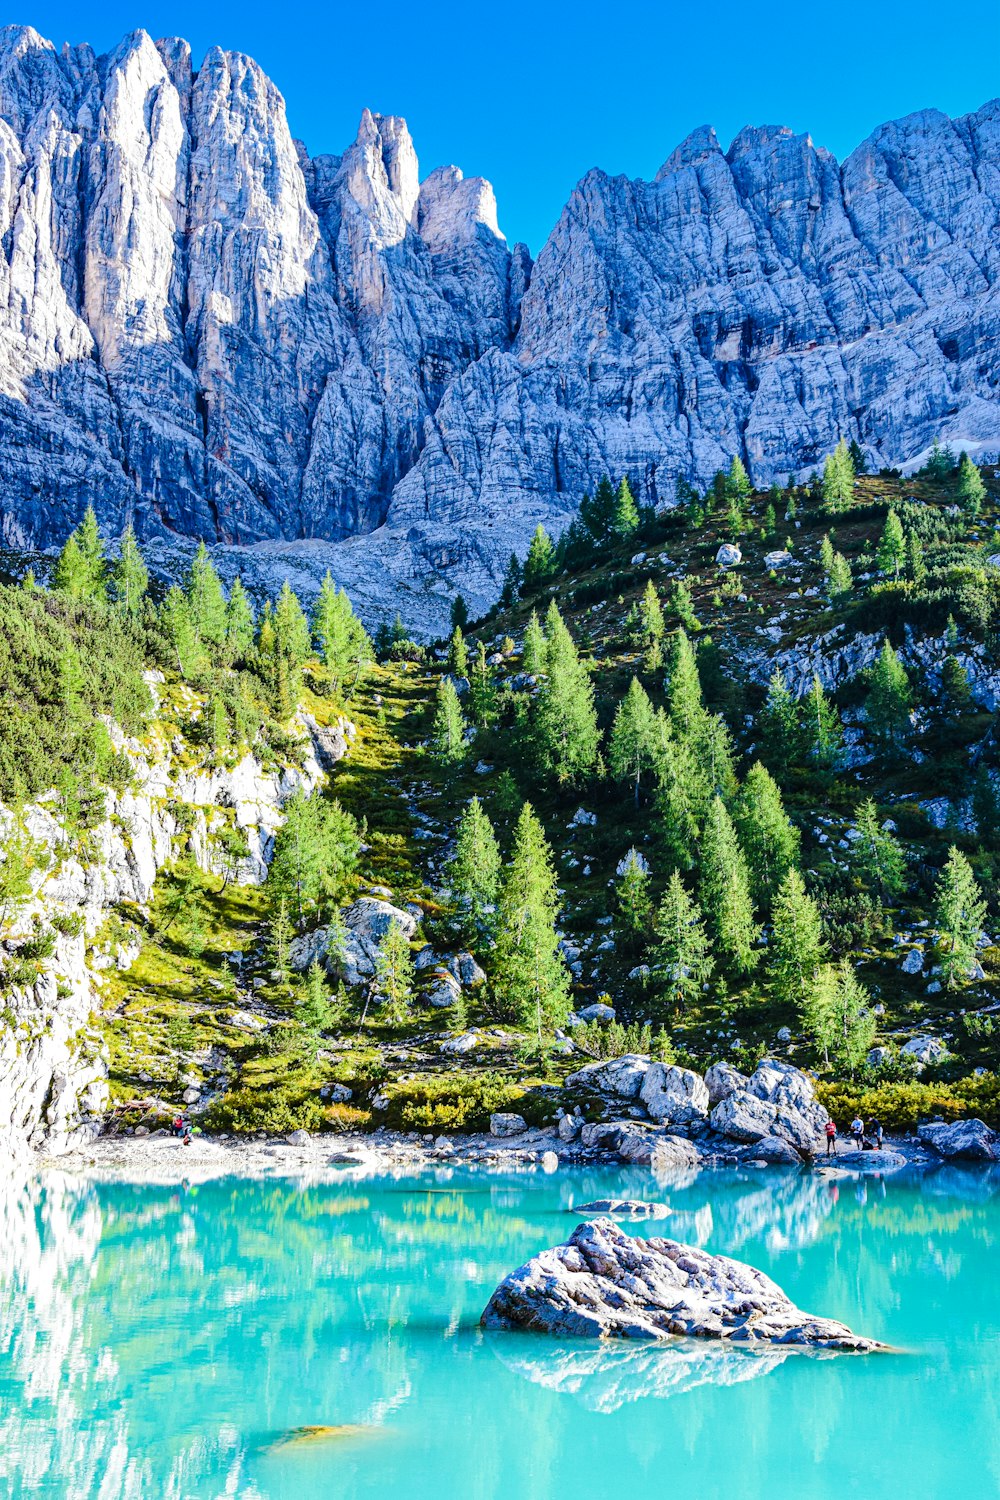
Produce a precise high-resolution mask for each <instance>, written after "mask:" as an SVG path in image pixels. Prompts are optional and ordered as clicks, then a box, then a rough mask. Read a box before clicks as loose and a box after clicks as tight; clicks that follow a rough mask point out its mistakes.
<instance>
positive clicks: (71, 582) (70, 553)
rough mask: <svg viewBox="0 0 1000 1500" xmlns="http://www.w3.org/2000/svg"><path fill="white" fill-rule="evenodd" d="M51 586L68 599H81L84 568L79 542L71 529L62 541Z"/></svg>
mask: <svg viewBox="0 0 1000 1500" xmlns="http://www.w3.org/2000/svg"><path fill="white" fill-rule="evenodd" d="M52 587H53V588H54V589H55V590H56V591H57V592H58V593H60V594H66V595H67V596H68V597H69V598H70V599H83V598H84V597H85V593H84V590H85V588H86V570H85V568H84V564H83V558H82V556H81V554H80V543H79V542H78V541H77V536H76V532H75V531H71V532H70V534H69V536H68V537H67V538H66V540H65V542H64V543H63V547H62V551H61V552H60V553H59V556H58V557H57V559H56V565H55V569H54V571H53V574H52Z"/></svg>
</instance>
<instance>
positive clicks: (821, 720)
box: [802, 673, 844, 771]
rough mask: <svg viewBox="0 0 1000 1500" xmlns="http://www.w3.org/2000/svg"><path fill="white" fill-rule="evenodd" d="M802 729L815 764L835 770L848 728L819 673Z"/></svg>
mask: <svg viewBox="0 0 1000 1500" xmlns="http://www.w3.org/2000/svg"><path fill="white" fill-rule="evenodd" d="M802 728H803V732H804V734H805V737H806V741H807V743H808V746H809V754H810V756H811V758H812V760H813V761H814V762H815V764H816V765H817V766H819V767H820V769H821V770H823V771H832V770H835V769H836V766H837V764H838V761H839V760H840V756H841V752H842V751H843V747H844V728H843V725H842V724H841V722H840V716H839V714H838V713H837V710H836V709H835V708H834V706H833V704H832V703H831V702H830V701H829V699H828V698H827V696H826V693H825V692H824V691H823V684H822V683H821V682H820V680H819V675H818V673H813V680H812V687H811V688H810V689H809V692H808V694H807V695H806V698H805V700H804V702H803V705H802Z"/></svg>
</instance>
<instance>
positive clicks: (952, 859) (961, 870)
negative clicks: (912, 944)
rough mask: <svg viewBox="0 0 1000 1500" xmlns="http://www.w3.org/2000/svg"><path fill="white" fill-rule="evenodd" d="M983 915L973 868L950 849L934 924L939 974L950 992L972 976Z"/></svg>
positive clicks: (983, 904)
mask: <svg viewBox="0 0 1000 1500" xmlns="http://www.w3.org/2000/svg"><path fill="white" fill-rule="evenodd" d="M986 912H987V905H986V901H985V900H984V898H983V893H982V891H981V890H980V889H979V884H978V882H977V880H976V877H975V875H974V874H973V873H972V866H971V865H970V864H969V861H968V860H967V859H966V857H965V855H964V854H962V852H961V851H960V850H959V849H956V848H955V847H954V846H952V848H951V849H949V851H948V860H947V863H946V864H945V866H944V868H943V870H942V871H941V873H940V875H939V876H938V878H937V883H936V885H935V887H934V920H935V924H936V926H937V930H938V935H939V939H938V940H939V946H940V951H941V971H942V973H943V974H944V976H945V982H946V984H947V986H948V988H949V989H950V990H951V989H954V988H955V985H956V984H957V983H959V981H961V980H963V979H968V978H969V976H970V974H971V973H972V970H973V966H974V964H975V962H976V954H977V952H978V947H979V934H980V932H981V931H982V927H983V923H984V922H985V920H986Z"/></svg>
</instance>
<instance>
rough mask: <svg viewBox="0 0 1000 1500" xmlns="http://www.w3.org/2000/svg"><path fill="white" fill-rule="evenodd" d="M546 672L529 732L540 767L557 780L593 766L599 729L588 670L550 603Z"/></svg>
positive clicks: (566, 779)
mask: <svg viewBox="0 0 1000 1500" xmlns="http://www.w3.org/2000/svg"><path fill="white" fill-rule="evenodd" d="M545 657H546V676H545V679H544V681H543V682H542V686H541V689H540V690H539V693H538V698H537V702H536V705H535V715H534V732H535V740H536V745H537V749H538V754H539V759H540V761H541V764H542V766H543V768H544V769H545V770H546V771H547V772H549V773H550V774H551V775H554V776H555V777H556V779H557V780H558V781H559V782H563V783H565V782H570V783H573V782H577V781H579V780H580V779H581V777H583V776H585V775H586V774H587V773H588V772H589V771H591V770H593V767H594V764H595V762H596V760H597V747H598V743H599V739H600V736H599V732H598V728H597V713H596V711H595V708H594V689H593V685H592V683H591V681H590V673H589V672H588V671H587V668H586V666H585V665H584V663H583V662H582V661H581V660H580V657H579V655H578V653H577V649H576V646H575V645H574V643H573V637H572V636H571V635H570V633H569V630H568V629H567V627H566V625H565V623H564V621H563V619H562V616H561V615H560V614H559V611H558V609H557V608H556V605H555V600H553V601H552V604H551V605H550V607H549V612H548V615H547V617H546V650H545Z"/></svg>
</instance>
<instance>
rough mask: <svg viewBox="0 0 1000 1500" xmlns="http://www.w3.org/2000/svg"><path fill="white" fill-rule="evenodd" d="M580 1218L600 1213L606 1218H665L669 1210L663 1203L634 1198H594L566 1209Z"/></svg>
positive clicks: (591, 1216) (588, 1217)
mask: <svg viewBox="0 0 1000 1500" xmlns="http://www.w3.org/2000/svg"><path fill="white" fill-rule="evenodd" d="M567 1212H568V1213H571V1214H576V1215H577V1216H578V1217H580V1218H587V1219H592V1218H593V1217H594V1216H595V1215H596V1214H600V1215H601V1216H603V1217H604V1218H608V1219H665V1218H667V1217H668V1215H669V1214H670V1213H671V1210H670V1209H669V1208H668V1207H667V1205H666V1204H665V1203H641V1202H637V1201H636V1200H635V1199H634V1198H595V1199H594V1201H593V1203H580V1204H576V1205H574V1206H573V1207H572V1208H570V1209H568V1210H567Z"/></svg>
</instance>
